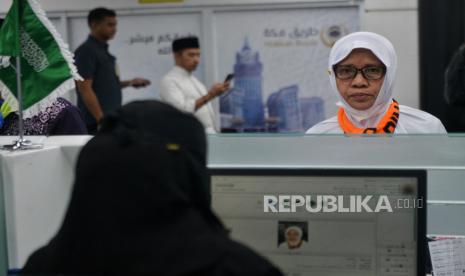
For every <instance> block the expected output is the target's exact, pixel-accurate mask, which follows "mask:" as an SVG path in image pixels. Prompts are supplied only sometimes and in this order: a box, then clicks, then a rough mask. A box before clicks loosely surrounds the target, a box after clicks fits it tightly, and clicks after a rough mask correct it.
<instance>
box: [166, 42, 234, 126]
mask: <svg viewBox="0 0 465 276" xmlns="http://www.w3.org/2000/svg"><path fill="white" fill-rule="evenodd" d="M172 50H173V56H174V61H175V67H174V68H173V69H172V70H171V71H170V72H169V73H168V74H166V75H165V76H164V77H163V79H162V81H161V87H160V98H161V99H162V101H164V102H166V103H169V104H171V105H173V106H174V107H176V108H177V109H179V110H182V111H186V112H190V113H193V114H194V115H195V116H196V117H197V119H199V120H200V121H201V122H202V124H203V125H204V127H205V131H206V132H207V133H216V132H217V131H216V124H215V111H214V110H213V106H212V104H211V100H213V99H214V98H216V97H217V96H219V95H221V94H222V93H224V92H226V91H227V90H228V89H229V84H230V82H231V78H232V77H230V78H229V79H227V80H225V82H221V83H215V84H213V85H212V87H211V88H210V89H209V90H208V91H207V89H206V88H205V86H204V85H203V84H202V83H201V82H200V81H199V80H198V79H197V78H196V77H195V76H194V75H193V74H192V72H194V71H195V69H197V66H198V65H199V62H200V45H199V40H198V38H197V37H184V38H180V39H176V40H174V41H173V44H172Z"/></svg>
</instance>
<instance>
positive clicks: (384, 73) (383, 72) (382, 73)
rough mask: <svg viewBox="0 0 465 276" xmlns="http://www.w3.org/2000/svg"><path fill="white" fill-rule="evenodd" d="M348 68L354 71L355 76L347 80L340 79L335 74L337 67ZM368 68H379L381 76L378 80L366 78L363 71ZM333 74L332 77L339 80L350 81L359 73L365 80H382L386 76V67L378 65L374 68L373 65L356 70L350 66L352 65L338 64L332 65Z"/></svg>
mask: <svg viewBox="0 0 465 276" xmlns="http://www.w3.org/2000/svg"><path fill="white" fill-rule="evenodd" d="M342 66H343V67H348V68H353V69H355V70H356V71H355V74H354V75H353V76H352V77H348V78H340V77H339V76H338V74H337V73H336V70H337V68H338V67H342ZM368 68H380V69H381V76H380V77H379V78H371V77H368V76H367V75H366V74H367V73H365V71H364V70H366V69H368ZM333 72H334V76H335V77H336V78H338V79H340V80H350V79H355V77H356V76H357V75H358V73H359V72H360V73H361V74H362V76H363V77H364V78H365V79H367V80H379V79H381V78H383V77H384V76H385V75H386V66H384V65H380V66H374V65H368V66H365V67H363V68H357V67H355V66H352V65H339V64H334V65H333Z"/></svg>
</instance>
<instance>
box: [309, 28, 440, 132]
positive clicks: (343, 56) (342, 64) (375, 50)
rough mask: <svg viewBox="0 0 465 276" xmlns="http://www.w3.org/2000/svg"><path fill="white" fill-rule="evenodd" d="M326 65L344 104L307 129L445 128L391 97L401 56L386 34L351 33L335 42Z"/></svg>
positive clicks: (350, 130)
mask: <svg viewBox="0 0 465 276" xmlns="http://www.w3.org/2000/svg"><path fill="white" fill-rule="evenodd" d="M328 65H329V68H328V72H329V75H330V76H329V79H330V82H331V87H332V89H333V90H334V91H335V92H336V95H337V97H338V99H339V102H338V103H337V105H338V106H339V107H340V108H339V111H338V114H337V116H335V117H332V118H330V119H328V120H325V121H323V122H320V123H318V124H317V125H315V126H313V127H312V128H310V129H309V130H307V133H308V134H315V133H336V134H337V133H340V134H342V133H346V134H364V133H365V134H373V133H380V134H383V133H395V134H414V133H416V134H419V133H442V134H445V133H447V132H446V129H445V128H444V126H443V125H442V123H441V121H440V120H439V119H438V118H436V117H434V116H433V115H431V114H429V113H426V112H424V111H421V110H418V109H415V108H411V107H408V106H404V105H399V104H398V103H397V102H396V101H395V100H394V99H393V98H392V90H393V86H394V79H395V77H396V69H397V56H396V52H395V50H394V47H393V46H392V44H391V42H389V40H387V39H386V38H385V37H383V36H381V35H378V34H375V33H369V32H356V33H352V34H349V35H347V36H345V37H343V38H341V39H340V40H338V41H337V42H336V43H335V44H334V46H333V48H332V49H331V53H330V55H329V64H328Z"/></svg>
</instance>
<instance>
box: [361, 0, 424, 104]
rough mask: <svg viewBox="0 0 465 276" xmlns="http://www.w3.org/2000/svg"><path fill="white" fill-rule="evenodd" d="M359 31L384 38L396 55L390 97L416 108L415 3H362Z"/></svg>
mask: <svg viewBox="0 0 465 276" xmlns="http://www.w3.org/2000/svg"><path fill="white" fill-rule="evenodd" d="M362 29H364V30H367V31H372V32H376V33H379V34H382V35H384V36H386V37H387V38H388V39H389V40H390V41H391V42H392V44H394V47H395V49H396V52H397V58H398V70H397V82H396V85H395V89H394V97H395V98H396V99H397V100H398V101H399V103H400V104H404V105H408V106H411V107H416V108H418V107H419V106H420V65H419V38H418V32H419V30H418V2H417V0H389V1H386V0H366V1H365V13H364V18H363V20H362Z"/></svg>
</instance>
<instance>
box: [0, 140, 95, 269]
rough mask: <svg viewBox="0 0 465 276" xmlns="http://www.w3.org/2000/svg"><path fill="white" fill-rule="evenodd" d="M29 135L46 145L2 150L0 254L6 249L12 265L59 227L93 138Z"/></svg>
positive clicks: (11, 266) (15, 265)
mask: <svg viewBox="0 0 465 276" xmlns="http://www.w3.org/2000/svg"><path fill="white" fill-rule="evenodd" d="M15 138H16V137H5V136H2V137H0V144H2V145H4V144H11V142H12V141H13V140H14V139H15ZM27 138H28V139H30V140H31V141H33V142H36V143H42V144H43V145H44V147H43V149H40V150H28V151H15V152H8V151H0V168H1V177H0V192H2V190H3V196H2V197H1V198H0V203H3V204H1V205H0V206H2V207H3V206H4V209H5V212H0V213H1V214H0V221H1V220H2V217H3V220H4V221H5V225H6V227H4V228H3V231H2V227H1V223H0V235H1V234H2V232H3V235H4V236H5V235H6V240H7V243H6V245H7V248H5V243H2V240H1V237H0V257H1V255H2V254H1V253H2V251H3V252H4V253H5V249H6V251H7V254H8V267H9V268H18V267H21V266H22V265H23V264H24V262H25V261H26V259H27V257H28V256H29V254H30V253H31V252H32V251H33V250H34V249H37V248H38V247H40V246H42V245H44V244H46V243H47V242H48V241H49V240H50V238H51V237H52V236H53V235H54V234H55V232H56V231H57V230H58V227H59V226H60V225H61V220H62V218H63V214H64V211H65V210H66V207H67V204H68V199H69V195H70V192H71V186H72V181H73V179H74V167H75V163H76V158H77V155H78V152H79V151H80V149H81V147H82V146H83V145H84V144H85V143H86V142H87V141H88V140H89V139H90V138H91V136H55V137H34V136H29V137H27ZM2 201H3V202H2ZM2 207H0V210H1V209H2ZM5 232H6V233H5ZM3 260H4V259H3ZM3 262H4V261H3ZM0 267H2V259H1V258H0ZM3 267H4V266H3ZM1 273H2V272H0V275H1Z"/></svg>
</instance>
